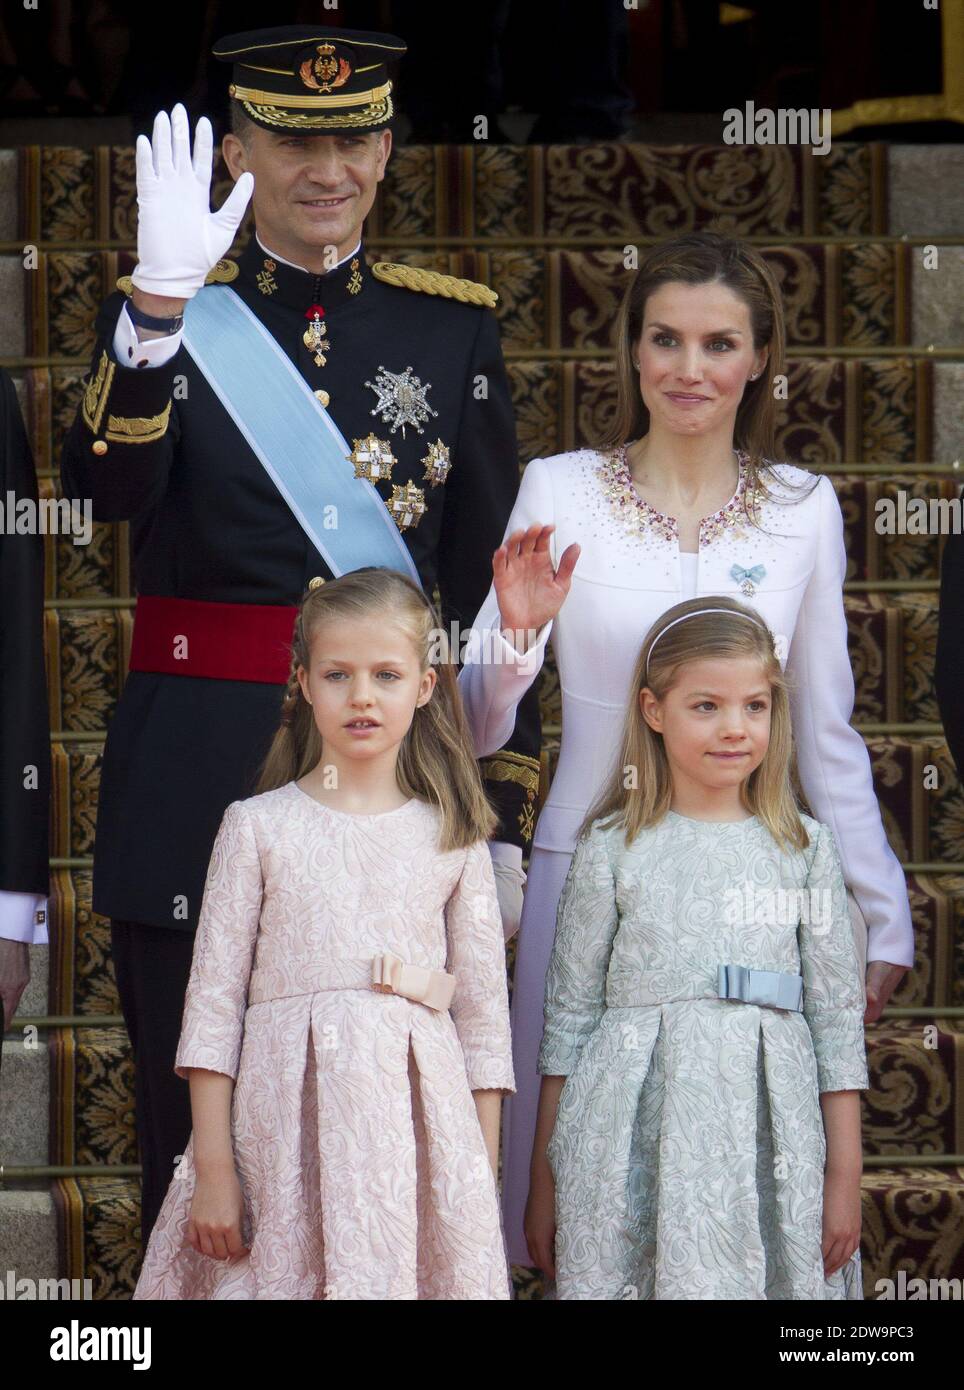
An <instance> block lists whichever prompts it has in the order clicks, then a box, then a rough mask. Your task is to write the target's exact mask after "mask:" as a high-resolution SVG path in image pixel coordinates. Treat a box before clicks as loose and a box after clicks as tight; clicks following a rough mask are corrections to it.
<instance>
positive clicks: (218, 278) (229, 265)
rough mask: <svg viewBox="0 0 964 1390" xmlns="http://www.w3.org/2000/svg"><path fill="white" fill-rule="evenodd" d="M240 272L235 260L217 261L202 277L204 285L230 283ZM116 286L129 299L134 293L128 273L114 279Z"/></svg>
mask: <svg viewBox="0 0 964 1390" xmlns="http://www.w3.org/2000/svg"><path fill="white" fill-rule="evenodd" d="M240 274H241V268H240V266H239V265H238V263H237V261H227V260H225V261H218V262H217V264H216V265H215V266H213V267H212V269H211V270H209V271H208V273H207V275H205V277H204V283H205V284H206V285H230V283H231V281H232V280H236V279H237V278H238V276H239V275H240ZM115 283H116V285H117V288H118V289H119V290H123V291H124V293H125V294H126V295H127V298H128V299H130V297H131V295H132V294H133V293H134V281H133V280H132V279H131V277H130V276H129V275H121V276H120V278H119V279H118V280H116V281H115Z"/></svg>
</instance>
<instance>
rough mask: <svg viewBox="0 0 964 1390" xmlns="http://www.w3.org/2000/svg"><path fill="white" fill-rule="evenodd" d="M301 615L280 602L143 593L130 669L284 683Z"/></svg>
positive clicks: (138, 601)
mask: <svg viewBox="0 0 964 1390" xmlns="http://www.w3.org/2000/svg"><path fill="white" fill-rule="evenodd" d="M297 615H298V609H297V608H296V607H288V606H286V605H280V604H268V603H208V602H207V601H206V600H203V599H193V598H158V597H156V596H154V595H150V594H142V595H141V596H140V597H139V598H138V600H137V611H136V613H135V615H134V635H133V638H132V640H131V659H130V670H132V671H157V672H161V673H162V674H164V675H169V676H207V677H209V678H212V679H214V680H222V681H266V682H268V683H270V684H273V685H284V684H285V682H286V681H287V679H288V673H289V671H290V669H291V637H292V634H293V631H294V625H295V618H296V617H297Z"/></svg>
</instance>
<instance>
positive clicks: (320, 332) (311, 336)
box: [302, 304, 331, 367]
mask: <svg viewBox="0 0 964 1390" xmlns="http://www.w3.org/2000/svg"><path fill="white" fill-rule="evenodd" d="M324 317H325V311H324V309H323V308H322V307H321V305H320V304H312V305H310V306H309V307H308V308H307V309H306V310H305V318H306V319H307V320H308V327H307V328H306V329H305V331H304V334H303V337H302V341H303V342H304V345H305V347H306V348H307V349H308V351H309V352H313V353H314V354H315V366H316V367H323V366H324V365H325V363H326V362H327V361H328V359H327V357H326V356H325V353H326V352H328V351H329V350H330V348H331V339H330V338H329V337H328V325H327V324H325V323H322V319H323V318H324Z"/></svg>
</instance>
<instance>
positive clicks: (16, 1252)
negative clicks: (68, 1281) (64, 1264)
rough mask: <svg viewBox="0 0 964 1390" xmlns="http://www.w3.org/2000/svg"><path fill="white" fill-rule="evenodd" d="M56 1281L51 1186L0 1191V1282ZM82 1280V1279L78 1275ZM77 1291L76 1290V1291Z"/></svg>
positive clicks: (56, 1250)
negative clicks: (12, 1280) (21, 1280)
mask: <svg viewBox="0 0 964 1390" xmlns="http://www.w3.org/2000/svg"><path fill="white" fill-rule="evenodd" d="M11 1273H12V1276H13V1278H14V1279H15V1280H19V1279H30V1280H40V1279H59V1278H63V1277H64V1273H63V1271H62V1270H61V1265H60V1254H59V1242H58V1237H57V1210H56V1207H55V1205H54V1199H53V1195H52V1193H51V1191H50V1184H49V1183H43V1184H38V1185H37V1190H33V1189H30V1188H0V1281H2V1283H3V1288H4V1295H6V1281H7V1279H8V1278H9V1277H10V1274H11ZM77 1277H81V1276H77ZM78 1292H79V1290H78Z"/></svg>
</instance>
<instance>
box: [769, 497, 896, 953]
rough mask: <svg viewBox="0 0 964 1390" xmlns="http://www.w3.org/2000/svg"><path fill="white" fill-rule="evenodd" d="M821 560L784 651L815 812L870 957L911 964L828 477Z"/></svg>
mask: <svg viewBox="0 0 964 1390" xmlns="http://www.w3.org/2000/svg"><path fill="white" fill-rule="evenodd" d="M817 495H818V501H819V519H818V534H817V547H816V559H815V563H814V569H813V573H812V574H811V576H810V582H809V584H808V585H807V590H806V593H805V594H804V597H803V602H802V604H801V606H800V612H799V615H798V617H797V623H796V627H795V629H794V633H793V640H792V642H791V644H790V651H789V653H788V657H787V672H788V674H789V675H790V676H791V678H792V687H791V695H790V705H791V715H792V720H793V734H794V740H795V743H796V747H797V763H798V767H799V770H800V782H801V785H802V787H803V791H804V795H805V796H806V798H807V801H808V802H809V803H810V807H811V809H812V811H813V814H814V816H815V817H816V819H817V820H819V821H823V822H825V823H826V824H827V825H828V826H829V827H830V828H831V830H832V831H833V833H834V836H835V838H836V841H837V844H838V846H839V849H840V857H841V861H842V863H843V867H844V877H845V881H846V883H847V884H848V885H849V886H850V888H851V889H852V891H853V894H854V897H855V898H856V899H857V902H858V903H859V905H860V908H861V910H862V912H863V914H864V917H865V918H866V921H867V959H868V961H871V960H886V961H890V962H891V963H892V964H893V965H908V966H909V965H913V963H914V931H913V926H912V924H911V915H910V902H909V900H908V897H907V881H906V879H905V878H904V871H903V869H902V868H901V866H900V864H899V862H898V860H897V857H896V855H895V854H894V852H893V850H892V849H891V847H890V845H889V844H888V841H887V836H886V834H885V833H884V826H883V822H882V820H881V815H880V805H879V803H878V801H877V797H876V794H875V792H874V779H873V774H872V772H871V767H870V758H869V755H868V753H867V745H866V744H865V743H864V740H863V737H862V735H861V734H860V733H859V732H858V731H857V730H856V729H855V728H853V726H852V725H851V723H850V717H851V715H852V713H853V707H854V677H853V671H852V669H851V665H850V656H849V653H848V649H847V619H846V615H845V613H844V605H843V583H844V579H845V578H846V574H847V554H846V549H845V546H844V535H843V517H842V515H841V511H840V503H839V502H838V501H837V495H836V493H835V492H834V489H833V484H832V483H831V481H830V479H829V478H827V477H823V478H821V479H820V481H819V483H818V484H817Z"/></svg>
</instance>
